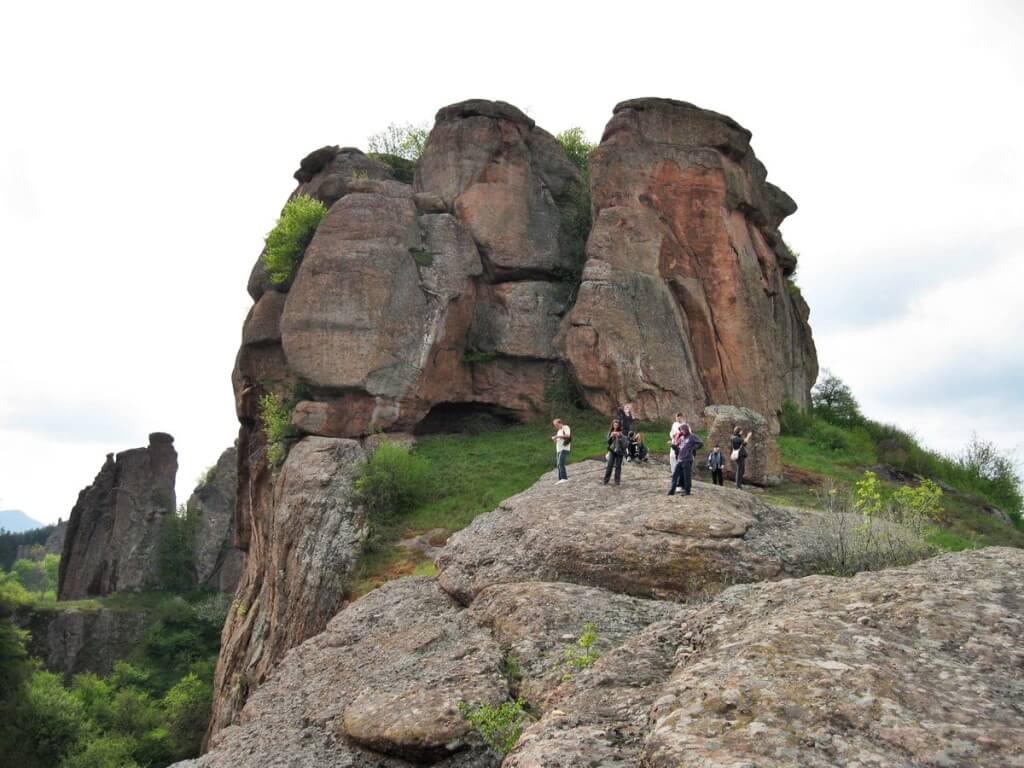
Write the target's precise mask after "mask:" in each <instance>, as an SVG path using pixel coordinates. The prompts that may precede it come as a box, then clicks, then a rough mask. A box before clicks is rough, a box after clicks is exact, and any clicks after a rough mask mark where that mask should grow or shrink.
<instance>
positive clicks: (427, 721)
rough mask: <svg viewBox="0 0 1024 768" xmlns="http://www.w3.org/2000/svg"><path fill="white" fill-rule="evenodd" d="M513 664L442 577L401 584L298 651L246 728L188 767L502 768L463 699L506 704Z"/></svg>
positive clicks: (248, 714) (253, 703)
mask: <svg viewBox="0 0 1024 768" xmlns="http://www.w3.org/2000/svg"><path fill="white" fill-rule="evenodd" d="M501 661H502V655H501V649H500V648H499V646H498V644H497V643H496V642H495V641H494V640H493V639H492V638H491V637H490V636H489V634H488V633H487V632H486V631H485V630H483V629H481V628H480V627H478V626H477V625H476V624H474V623H473V621H472V620H471V619H470V617H469V616H468V615H467V613H466V612H465V611H463V610H461V608H460V607H459V606H458V604H457V603H455V602H454V601H453V600H452V599H451V598H450V597H448V596H447V595H446V594H445V593H444V592H442V591H441V590H440V589H439V588H438V586H437V583H436V581H435V580H434V579H431V578H406V579H400V580H398V581H393V582H390V583H388V584H385V585H384V586H382V587H380V588H379V589H376V590H374V591H373V592H371V593H369V594H368V595H367V596H366V597H364V598H362V599H360V600H359V601H357V602H355V603H353V604H351V605H350V606H348V607H347V608H346V609H345V610H343V611H342V612H341V613H339V614H338V615H337V616H336V617H335V618H334V619H333V620H332V621H331V622H330V623H329V624H328V625H327V627H326V629H325V631H324V632H322V633H321V634H319V635H317V636H316V637H314V638H312V639H310V640H308V641H306V642H305V643H303V644H301V645H299V646H298V647H297V648H295V649H294V650H293V651H292V652H291V653H289V654H288V655H287V657H286V658H285V659H284V661H283V662H282V663H281V664H280V666H278V667H277V669H276V670H274V673H273V675H272V676H271V677H270V678H269V679H268V680H267V682H266V683H265V684H264V685H263V686H262V687H260V688H259V690H257V691H256V692H255V693H254V694H253V696H252V697H251V698H250V700H249V702H248V703H247V704H246V706H245V709H244V710H243V712H242V714H241V718H240V720H239V722H238V724H237V725H234V726H232V727H230V728H226V729H225V730H223V731H221V732H220V733H219V734H218V735H217V736H216V737H215V738H214V740H213V741H212V743H211V750H210V751H209V752H208V753H207V754H206V755H204V756H203V757H201V758H199V759H198V760H194V761H188V762H186V763H179V764H178V765H179V768H184V766H189V767H190V768H221V766H223V767H224V768H227V767H228V766H231V767H232V768H241V767H242V766H244V767H245V768H263V767H264V766H266V767H267V768H269V767H270V766H279V765H294V766H321V765H323V766H326V765H339V766H340V765H344V766H359V767H360V768H378V767H380V768H410V767H411V766H413V765H436V766H451V768H454V766H457V765H458V766H467V767H468V766H480V767H481V768H484V767H485V766H493V767H494V768H497V765H498V764H499V762H500V761H499V760H497V759H495V758H494V757H493V756H489V755H487V754H486V753H485V752H484V750H483V749H482V748H481V747H480V746H478V745H479V742H478V741H477V737H476V736H475V734H473V732H472V729H471V727H470V725H469V723H468V722H466V720H465V719H464V718H463V717H462V715H461V714H460V713H459V711H458V704H459V702H461V701H467V702H474V703H488V704H493V705H496V704H499V703H500V702H502V701H504V700H506V699H507V697H508V689H507V684H506V681H505V678H504V677H503V676H502V672H501ZM283 761H284V762H283Z"/></svg>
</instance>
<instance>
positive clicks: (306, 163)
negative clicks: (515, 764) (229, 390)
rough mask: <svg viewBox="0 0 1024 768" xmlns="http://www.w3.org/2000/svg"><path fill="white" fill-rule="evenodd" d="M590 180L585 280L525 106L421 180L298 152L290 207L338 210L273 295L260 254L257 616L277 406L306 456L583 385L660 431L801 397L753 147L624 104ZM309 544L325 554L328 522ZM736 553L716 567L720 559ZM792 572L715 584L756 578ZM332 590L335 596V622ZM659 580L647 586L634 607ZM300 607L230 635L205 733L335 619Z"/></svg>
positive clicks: (566, 201)
mask: <svg viewBox="0 0 1024 768" xmlns="http://www.w3.org/2000/svg"><path fill="white" fill-rule="evenodd" d="M592 167H593V172H592V174H591V186H592V194H593V200H594V211H595V213H596V214H597V217H598V218H597V219H596V225H595V228H594V230H593V232H591V233H590V240H589V245H588V246H587V257H588V260H587V265H586V268H585V270H583V281H582V284H580V272H581V269H582V267H583V265H582V264H581V263H580V256H579V254H580V253H581V252H582V251H583V242H582V240H583V239H584V237H585V235H583V234H581V233H580V232H579V226H578V221H577V219H578V218H579V217H578V216H576V214H578V213H579V211H576V209H575V208H574V206H575V205H576V204H577V203H578V202H579V200H580V199H581V198H580V195H581V190H582V187H581V185H582V184H583V179H582V177H581V175H580V173H579V171H578V169H577V168H576V166H575V165H574V164H573V163H572V162H570V160H569V159H568V157H567V156H566V154H565V152H564V151H563V149H562V147H561V145H560V144H559V143H558V141H557V140H556V139H555V138H554V137H553V136H552V135H551V134H549V133H548V132H547V131H545V130H543V129H542V128H540V127H539V126H537V125H536V124H535V122H534V121H533V120H532V119H531V118H530V117H528V116H527V115H525V114H524V113H523V112H521V111H520V110H519V109H517V108H516V107H514V106H512V105H510V104H506V103H504V102H492V101H484V100H470V101H465V102H461V103H458V104H453V105H451V106H448V107H445V108H443V109H441V110H440V111H439V112H438V113H437V116H436V121H435V125H434V128H433V130H432V131H431V133H430V136H429V138H428V140H427V143H426V146H425V148H424V151H423V153H422V156H421V157H420V159H419V161H418V163H417V164H416V169H415V176H414V183H413V184H412V185H408V184H404V183H402V182H400V181H398V180H396V179H395V177H394V174H393V172H392V171H391V169H390V168H389V166H388V165H386V164H384V163H382V162H378V160H376V159H373V158H370V157H368V156H366V155H363V154H362V153H361V152H359V151H358V150H355V149H351V148H345V149H341V148H338V147H323V148H321V149H319V150H317V151H315V152H313V153H311V154H310V155H309V156H307V157H306V158H305V159H303V161H302V163H301V166H300V168H299V170H298V171H297V172H296V174H295V178H296V180H297V181H298V187H297V188H296V189H295V192H294V193H293V194H295V195H298V194H304V195H310V196H312V197H314V198H316V199H318V200H320V201H322V202H323V203H324V204H325V205H326V206H328V208H329V210H328V212H327V214H326V216H325V217H324V218H323V220H322V221H321V222H320V224H319V226H318V228H317V230H316V232H315V234H314V235H313V237H312V240H311V241H310V244H309V246H308V247H307V249H306V251H305V253H304V254H303V256H302V258H301V260H300V262H299V264H298V266H297V269H296V272H295V274H294V276H293V278H291V279H289V280H287V281H285V282H284V283H282V284H279V285H273V284H271V283H270V281H269V280H268V279H267V275H266V272H265V270H264V269H263V267H262V264H261V262H260V261H259V260H258V261H257V264H256V266H255V267H254V269H253V271H252V274H251V276H250V281H249V292H250V295H251V296H252V297H253V300H254V302H255V303H254V305H253V307H252V309H251V311H250V313H249V316H248V317H247V318H246V321H245V324H244V327H243V331H242V344H241V347H240V349H239V353H238V356H237V359H236V365H235V370H234V373H233V385H234V390H235V397H236V410H237V414H238V417H239V421H240V422H241V429H240V433H239V442H238V450H239V454H238V456H239V458H238V488H237V506H236V513H235V528H236V534H235V535H236V545H237V546H238V548H239V549H241V550H243V551H245V552H246V553H247V557H248V564H247V566H246V576H245V577H244V579H243V584H242V587H241V590H242V591H241V592H240V593H239V596H240V600H241V602H242V604H243V606H245V607H246V610H247V609H248V607H249V606H252V605H256V604H257V603H259V604H260V605H263V604H264V598H260V599H259V600H257V595H260V594H263V593H264V590H265V589H268V588H269V587H267V586H266V585H269V584H270V583H271V582H274V581H276V577H275V576H274V574H276V573H277V572H278V566H277V564H276V563H275V561H274V560H273V559H272V553H273V552H275V551H276V550H277V549H278V548H279V547H280V546H282V545H281V544H280V542H282V541H283V542H286V544H284V545H283V546H285V548H286V549H288V548H290V547H291V546H293V544H294V541H293V540H294V539H295V536H294V535H293V534H291V533H288V532H287V531H288V528H287V526H288V525H291V523H287V524H286V525H285V526H284V527H282V524H281V523H280V522H279V521H280V520H282V515H281V513H280V509H279V507H280V505H281V504H287V503H288V494H289V493H290V491H288V490H287V489H284V488H283V486H282V482H283V481H282V479H281V478H280V477H278V475H277V473H275V472H274V470H273V468H272V467H270V466H269V465H268V463H267V451H266V446H265V442H264V437H263V435H262V433H261V430H260V428H259V402H260V398H261V397H262V396H263V395H265V394H267V393H271V394H274V395H276V396H278V397H279V398H280V400H281V401H282V402H284V403H288V404H289V405H291V406H292V410H291V414H292V415H291V421H292V425H293V426H294V428H295V430H296V432H297V439H298V442H297V444H296V445H297V446H302V445H304V444H308V443H307V441H308V440H310V438H324V439H331V440H339V439H340V440H345V439H362V438H365V437H366V436H367V435H370V434H373V433H375V432H380V431H384V432H399V431H402V432H426V431H433V430H445V429H452V428H458V427H459V425H461V424H464V423H474V422H475V421H476V420H478V419H479V418H488V419H491V420H498V421H502V422H506V421H526V420H531V419H535V418H538V417H539V416H540V415H541V414H542V413H544V411H545V404H546V400H547V399H548V396H549V393H551V392H554V391H562V392H567V391H571V390H572V389H573V388H574V387H575V386H576V385H579V386H580V387H581V388H582V391H583V394H584V396H585V398H586V399H587V401H588V402H589V403H590V404H591V405H593V406H595V407H597V408H598V409H602V410H609V409H611V407H612V406H613V405H614V404H616V403H618V402H622V401H624V400H632V401H633V402H635V403H636V406H637V408H636V410H637V413H638V414H639V415H641V416H647V417H655V416H665V415H667V414H669V413H673V412H674V411H675V410H677V409H678V408H680V407H686V408H688V409H690V410H691V412H697V413H699V409H701V408H703V407H704V405H706V404H707V403H709V402H734V403H738V404H742V405H749V406H752V407H756V408H758V409H759V410H760V411H762V412H764V413H766V414H770V416H769V418H770V419H773V418H774V414H775V411H776V409H778V408H779V407H780V406H781V403H782V401H783V399H784V398H786V397H791V398H792V399H793V400H795V401H796V402H805V401H806V399H807V390H808V389H809V387H810V384H811V382H813V380H814V376H815V373H816V363H815V362H814V349H813V343H812V342H811V339H810V332H809V329H808V328H807V325H806V319H807V312H806V307H805V306H804V305H802V304H800V302H799V300H798V299H796V298H793V297H792V296H790V294H789V292H788V291H787V290H786V285H785V281H784V276H785V275H786V274H789V273H790V272H791V271H792V269H793V268H794V266H795V265H794V264H793V263H792V260H791V257H790V255H789V252H788V250H786V249H785V248H784V247H783V245H782V241H781V239H780V237H779V235H778V225H779V223H780V222H781V221H782V219H783V218H784V217H785V215H787V214H788V213H791V212H792V210H794V209H795V207H794V206H793V204H792V201H791V200H789V198H788V197H786V196H785V194H784V193H782V192H781V191H780V190H778V189H777V188H775V187H773V186H772V185H770V184H767V183H766V181H765V172H764V168H763V167H762V166H761V165H760V164H759V163H758V162H757V160H756V159H755V158H754V155H753V152H752V151H751V150H750V147H749V133H747V132H746V131H744V130H743V129H742V128H740V127H739V126H736V125H735V124H734V123H732V121H730V120H729V119H728V118H724V117H722V116H719V115H715V114H714V113H708V112H704V111H703V110H699V109H697V108H695V107H690V106H688V105H680V104H679V103H677V102H668V101H664V102H663V101H657V100H641V101H638V102H628V103H627V104H626V105H620V106H619V107H618V108H617V109H616V113H615V116H614V117H613V119H612V122H611V123H610V124H609V128H608V130H607V131H606V135H605V138H604V140H603V142H602V146H601V148H600V149H598V150H597V152H596V153H595V155H594V161H593V165H592ZM702 174H703V175H702ZM716 190H717V191H716ZM719 193H720V194H719ZM584 197H585V195H584ZM584 218H585V217H584ZM716 361H717V362H716ZM755 380H756V382H757V386H755V385H754V382H755ZM763 382H767V383H763ZM694 409H696V411H694ZM294 450H295V448H292V451H294ZM289 461H290V460H289ZM286 466H287V465H286ZM290 471H291V473H292V474H294V473H295V472H296V471H297V468H296V467H295V466H294V465H292V469H291V470H290ZM339 504H344V502H343V501H339ZM309 535H310V536H311V537H313V538H315V539H316V541H318V542H322V543H323V546H327V542H326V541H325V539H324V537H325V536H326V533H325V532H324V531H318V532H316V533H315V534H309ZM658 535H660V536H667V535H669V534H665V533H664V532H662V533H659V534H658ZM740 536H741V534H737V535H734V536H732V539H738V538H740ZM709 537H710V538H713V536H710V534H709ZM727 538H728V537H727ZM350 540H352V539H351V537H349V539H347V541H350ZM652 540H653V539H652ZM666 541H668V539H666ZM736 546H740V547H742V546H743V545H738V544H736V543H735V541H734V542H732V543H729V541H725V542H723V543H720V546H719V547H718V549H719V550H720V551H719V552H718V554H716V555H711V554H708V552H709V551H710V550H712V549H714V548H713V547H704V548H703V549H701V554H700V557H701V558H704V559H710V560H714V559H715V557H722V558H725V559H728V558H727V557H726V555H725V554H722V553H723V552H727V550H729V549H730V547H736ZM636 554H639V553H636ZM676 554H677V555H679V556H680V557H683V555H682V554H681V553H676ZM692 556H693V557H696V555H692ZM686 557H691V555H686ZM740 559H741V560H742V559H743V558H740ZM556 561H557V558H556ZM745 562H746V561H745ZM637 567H639V566H637ZM777 567H778V564H777V563H775V562H774V561H770V560H769V561H765V562H764V563H760V562H758V563H757V564H754V563H753V561H751V562H747V563H746V564H745V565H743V566H742V567H739V566H738V567H737V568H736V570H737V571H738V572H737V573H731V572H730V573H728V574H726V573H725V570H723V571H722V573H721V574H719V573H718V571H717V570H716V568H717V566H715V567H712V568H711V571H713V572H715V573H716V578H718V575H721V576H722V578H723V579H724V578H729V579H738V580H744V579H749V578H759V577H762V576H764V575H768V574H770V573H775V569H777ZM744 569H746V570H744ZM762 571H763V572H762ZM452 573H454V571H453V572H452ZM341 574H342V576H341V578H342V580H343V579H344V578H347V575H348V571H347V570H346V569H345V568H342V569H341ZM655 581H656V580H655ZM581 583H593V584H595V585H600V583H601V581H600V579H597V578H596V577H595V580H594V581H593V582H581ZM716 583H717V582H716ZM339 585H340V582H338V583H337V584H335V586H334V587H332V590H333V592H332V596H331V597H329V598H327V599H325V600H324V601H323V605H324V606H329V607H330V608H331V609H332V610H334V609H337V608H338V607H339V602H338V599H337V598H336V596H335V593H338V594H340V593H341V592H343V591H344V589H343V588H342V587H340V586H339ZM663 588H664V587H663V585H661V584H656V583H654V582H653V581H652V582H651V583H650V584H648V585H647V586H646V587H645V588H644V589H646V590H647V591H646V592H645V591H643V590H639V591H638V592H637V594H660V593H661V590H662V589H663ZM243 593H244V595H245V597H243V596H242V595H243ZM286 602H288V603H289V604H292V601H291V599H290V598H288V599H286ZM301 604H302V603H294V604H292V608H291V609H290V610H291V614H290V616H291V618H290V621H291V622H292V623H294V624H296V625H297V626H299V627H301V628H302V629H301V630H300V631H297V632H295V633H293V634H288V633H285V632H280V631H279V632H276V633H270V629H269V625H268V627H264V629H262V630H261V632H260V633H257V634H256V635H252V633H251V630H250V627H252V626H255V625H256V619H254V618H253V617H251V616H248V615H247V616H244V617H238V616H235V618H233V619H232V620H231V621H230V622H229V625H228V627H227V628H226V633H225V644H224V651H223V654H222V658H221V671H220V672H218V692H217V694H216V697H217V699H218V713H217V714H216V715H215V717H214V721H213V726H212V732H215V731H216V730H217V729H219V728H220V727H222V726H223V725H224V724H225V723H227V722H230V721H231V720H232V719H233V717H234V716H235V714H236V713H237V711H238V709H239V707H240V706H241V704H242V702H243V701H244V700H245V697H246V695H247V693H246V692H247V690H248V688H247V685H246V684H242V683H241V682H240V681H242V680H245V681H248V683H249V684H251V683H256V682H259V681H260V680H262V679H263V678H264V676H265V675H266V673H267V670H268V669H269V667H270V665H272V664H273V663H276V660H277V659H278V658H280V655H281V654H283V653H284V652H285V651H286V650H287V647H289V645H290V644H294V643H295V642H298V641H300V640H301V639H304V638H305V637H308V636H309V633H310V632H314V631H318V630H319V629H322V626H323V622H324V621H325V620H326V619H325V618H324V617H323V616H322V615H321V614H320V613H319V612H316V611H314V613H313V614H312V615H311V616H309V617H303V616H301V615H300V611H301V609H300V608H299V605H301ZM309 607H310V609H311V610H312V609H313V607H314V603H310V604H309ZM317 610H319V606H317ZM257 613H259V614H261V615H263V614H264V611H263V610H262V609H260V610H258V611H257ZM260 621H261V622H262V621H269V619H267V618H266V617H265V618H264V619H260ZM275 621H277V620H276V619H275ZM261 626H262V625H261ZM272 635H273V637H274V640H273V642H270V643H269V644H268V643H267V642H265V640H266V638H269V637H271V636H272ZM251 657H258V658H259V659H261V661H260V662H259V663H255V664H254V663H253V662H251ZM243 670H244V671H243Z"/></svg>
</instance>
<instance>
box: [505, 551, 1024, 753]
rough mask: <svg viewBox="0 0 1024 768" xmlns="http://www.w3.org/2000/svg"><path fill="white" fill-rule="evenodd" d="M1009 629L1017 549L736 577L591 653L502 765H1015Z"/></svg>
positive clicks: (1013, 639) (1017, 745)
mask: <svg viewBox="0 0 1024 768" xmlns="http://www.w3.org/2000/svg"><path fill="white" fill-rule="evenodd" d="M1022 627H1024V552H1022V551H1020V550H1016V549H1008V548H990V549H985V550H979V551H974V552H965V553H957V554H949V555H943V556H941V557H937V558H933V559H931V560H927V561H924V562H921V563H918V564H916V565H913V566H910V567H907V568H901V569H893V570H888V571H880V572H875V573H864V574H860V575H858V576H856V577H854V578H850V579H841V578H835V577H827V576H811V577H807V578H804V579H799V580H788V581H782V582H775V583H766V584H757V585H743V586H737V587H733V588H731V589H729V590H727V591H725V592H724V593H722V594H721V595H719V596H718V597H717V598H716V599H715V600H713V601H712V602H711V603H710V604H708V605H707V606H706V607H704V608H703V609H701V610H700V611H698V612H696V613H695V614H693V615H691V616H689V617H685V618H684V619H683V620H682V621H680V622H678V623H677V624H676V625H675V626H674V627H672V628H671V629H668V630H667V629H666V628H665V627H664V626H652V627H651V628H649V629H648V630H647V631H646V632H645V633H643V634H641V635H638V636H637V637H636V638H634V640H633V641H631V642H632V644H633V645H634V646H635V648H633V649H632V650H631V652H630V653H628V654H627V653H625V651H626V650H627V649H626V648H625V647H624V648H622V649H620V652H616V653H614V654H610V655H609V656H607V657H605V658H602V659H601V660H600V661H599V662H598V663H597V664H596V665H595V666H594V667H593V668H592V669H590V670H588V671H587V673H586V674H584V675H581V676H580V678H579V679H578V680H577V681H574V685H573V686H571V687H566V688H565V689H564V693H565V695H564V697H563V698H562V699H561V700H556V701H554V702H553V706H552V708H551V709H550V710H548V712H547V713H545V715H544V717H543V718H542V719H541V721H540V722H539V723H537V724H536V725H534V726H533V727H531V728H530V729H529V730H528V731H527V732H526V733H525V734H524V736H523V738H522V739H521V740H520V743H519V746H518V748H517V750H516V752H515V753H514V755H513V756H511V757H510V758H509V759H508V760H506V763H505V765H506V766H523V767H524V768H525V766H531V768H539V767H541V766H543V767H553V766H569V765H643V766H645V767H650V768H668V767H669V766H672V767H673V768H674V767H675V766H681V765H687V766H690V765H692V766H700V767H701V768H736V767H737V766H757V767H758V768H776V767H778V768H783V767H785V768H796V767H797V766H800V767H801V768H802V767H804V766H811V767H813V768H817V767H819V766H820V767H821V768H825V767H826V766H828V767H829V768H834V767H838V766H853V765H857V766H861V768H883V766H884V767H886V768H889V767H891V766H925V765H927V766H958V767H963V768H969V767H970V766H979V767H980V766H1007V767H1012V766H1021V765H1024V739H1022V737H1021V733H1022V732H1024V730H1022V729H1024V707H1022V706H1021V702H1024V677H1022V676H1021V670H1022V669H1024V648H1022V647H1021V645H1020V636H1021V630H1022ZM666 632H667V633H668V636H670V637H673V638H674V640H672V642H670V643H669V644H668V647H665V646H664V645H662V646H661V651H660V652H659V650H658V648H659V642H658V637H665V636H666ZM672 645H675V646H676V647H675V649H674V656H675V663H674V665H666V664H665V663H664V661H665V659H666V658H667V657H668V654H669V651H670V649H671V646H672ZM641 655H645V656H647V657H648V658H647V660H646V661H645V662H644V663H643V664H642V665H641V668H639V669H637V670H636V671H635V673H629V674H626V673H625V671H624V670H627V669H628V666H629V665H630V664H632V663H634V659H636V658H639V657H640V656H641ZM669 666H674V670H673V671H671V672H670V673H666V669H668V668H669ZM633 674H635V675H636V677H635V682H632V683H631V681H633V680H634V678H633V677H632V675H633ZM658 674H662V675H665V679H664V682H663V683H662V684H659V683H658V682H657V680H654V681H653V682H652V681H651V675H655V676H657V675H658ZM641 705H643V706H644V707H646V709H647V714H646V726H645V727H643V728H642V729H640V730H639V731H638V730H637V722H638V718H639V717H640V715H639V710H638V708H639V707H640V706H641ZM612 744H618V745H619V746H618V748H613V747H612V746H611V745H612Z"/></svg>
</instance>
